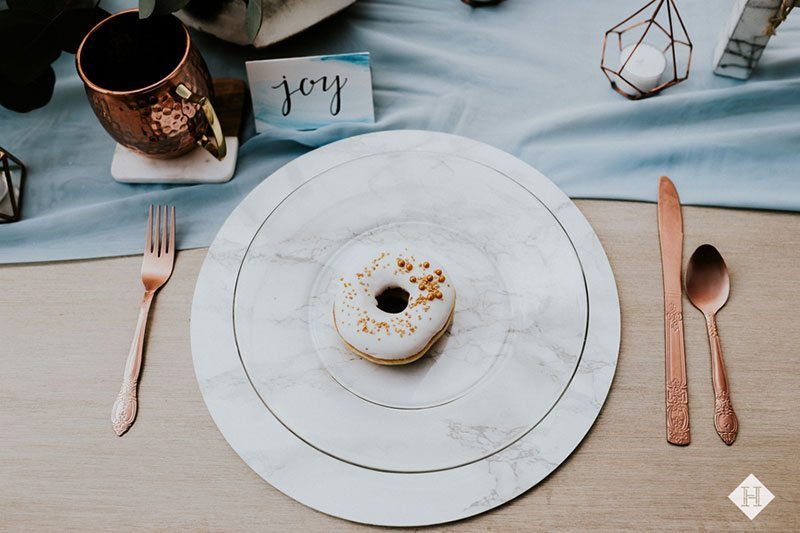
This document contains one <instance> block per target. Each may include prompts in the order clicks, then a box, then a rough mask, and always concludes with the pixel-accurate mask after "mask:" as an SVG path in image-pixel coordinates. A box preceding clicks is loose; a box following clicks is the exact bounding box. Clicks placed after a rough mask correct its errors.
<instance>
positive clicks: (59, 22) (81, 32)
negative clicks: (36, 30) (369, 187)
mask: <svg viewBox="0 0 800 533" xmlns="http://www.w3.org/2000/svg"><path fill="white" fill-rule="evenodd" d="M107 16H108V11H105V10H103V9H99V8H94V7H91V8H81V9H70V10H69V11H65V12H63V13H62V14H61V15H60V16H59V17H57V18H56V19H55V20H54V21H53V31H54V33H55V35H56V40H57V41H58V45H59V46H60V47H61V49H62V50H64V51H65V52H69V53H70V54H74V53H75V52H77V51H78V46H80V44H81V41H82V40H83V37H84V36H85V35H86V34H87V33H89V30H91V29H92V28H94V27H95V25H96V24H97V23H98V22H100V21H101V20H103V19H104V18H106V17H107Z"/></svg>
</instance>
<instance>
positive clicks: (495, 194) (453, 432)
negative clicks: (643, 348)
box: [191, 131, 620, 526]
mask: <svg viewBox="0 0 800 533" xmlns="http://www.w3.org/2000/svg"><path fill="white" fill-rule="evenodd" d="M400 246H408V247H409V248H410V249H413V250H416V251H424V252H425V253H430V254H432V256H433V257H435V258H437V260H439V261H441V262H442V264H443V265H445V267H446V270H447V271H448V272H449V276H450V280H451V281H452V283H453V284H454V286H455V287H456V291H457V294H458V297H457V300H456V307H455V310H454V318H453V324H452V326H451V328H450V330H449V331H448V333H447V334H446V335H445V336H444V337H442V339H440V340H439V342H437V343H436V345H434V347H433V348H432V349H431V351H430V352H429V353H428V354H427V355H426V356H425V357H423V358H422V359H420V360H419V361H417V362H415V363H413V364H410V365H404V366H400V367H385V366H378V365H374V364H372V363H369V362H367V361H364V360H362V359H361V358H359V357H357V356H355V355H353V354H352V353H351V352H349V351H348V350H347V349H346V348H345V346H344V344H343V343H342V342H341V340H340V339H339V337H338V335H337V333H336V330H335V328H334V326H333V323H332V316H331V315H332V302H333V296H334V294H335V290H336V287H337V284H336V282H337V280H338V279H339V277H340V276H341V275H342V274H344V273H345V272H344V270H343V269H344V268H345V267H344V265H345V264H348V260H349V258H351V257H353V255H354V254H355V255H356V256H358V257H364V256H368V255H369V254H370V253H371V252H374V251H377V252H378V253H380V251H384V250H385V251H391V250H393V249H397V248H398V247H400ZM191 337H192V353H193V359H194V366H195V371H196V374H197V379H198V382H199V384H200V389H201V391H202V394H203V397H204V399H205V402H206V405H207V406H208V409H209V411H210V412H211V415H212V417H213V418H214V421H215V422H216V424H217V426H218V427H219V429H220V431H221V432H222V434H223V435H224V436H225V438H226V439H227V441H228V442H229V443H230V445H231V446H232V447H233V449H234V450H236V452H237V453H238V454H239V456H240V457H241V458H242V459H243V460H244V461H245V462H246V463H247V464H248V465H249V466H250V467H251V468H252V469H253V470H255V471H256V472H257V473H258V474H259V475H260V476H261V477H262V478H264V479H265V480H266V481H268V482H269V483H270V484H272V485H273V486H274V487H276V488H277V489H279V490H281V491H282V492H284V493H286V494H287V495H289V496H291V497H292V498H294V499H296V500H298V501H299V502H301V503H303V504H305V505H308V506H309V507H312V508H314V509H317V510H319V511H322V512H324V513H327V514H331V515H334V516H338V517H341V518H345V519H348V520H352V521H356V522H363V523H368V524H376V525H387V526H419V525H427V524H436V523H442V522H448V521H452V520H458V519H461V518H465V517H468V516H471V515H475V514H478V513H481V512H483V511H486V510H488V509H492V508H494V507H496V506H498V505H500V504H502V503H504V502H507V501H509V500H511V499H513V498H515V497H516V496H518V495H520V494H522V493H523V492H525V491H527V490H528V489H530V488H531V487H533V486H534V485H536V484H537V483H538V482H539V481H541V480H542V479H544V478H545V477H546V476H547V475H549V474H550V473H551V472H553V471H554V470H555V469H556V468H557V467H558V466H559V465H560V464H561V463H562V462H563V461H564V460H565V459H566V458H567V457H568V456H569V455H570V453H572V451H573V450H574V449H575V447H576V446H577V445H578V444H579V443H580V441H581V440H582V439H583V437H584V436H585V435H586V433H587V432H588V430H589V428H590V427H591V425H592V423H593V422H594V420H595V418H596V417H597V415H598V413H599V411H600V409H601V407H602V405H603V403H604V401H605V398H606V395H607V393H608V390H609V387H610V386H611V381H612V379H613V376H614V370H615V368H616V362H617V354H618V351H619V339H620V313H619V302H618V298H617V291H616V285H615V283H614V277H613V274H612V272H611V268H610V266H609V264H608V260H607V258H606V255H605V253H604V251H603V248H602V246H601V244H600V242H599V240H598V239H597V236H596V235H595V233H594V231H593V230H592V228H591V226H590V225H589V223H588V222H587V221H586V219H585V218H584V217H583V215H582V214H581V213H580V211H579V210H578V208H577V207H576V206H575V205H574V204H573V203H572V202H571V201H570V200H569V198H567V197H566V196H565V195H564V194H563V193H562V192H561V191H560V190H559V189H558V188H557V187H556V186H555V185H554V184H553V183H552V182H551V181H549V180H548V179H547V178H546V177H544V176H543V175H542V174H541V173H539V172H538V171H536V170H535V169H533V168H532V167H530V166H529V165H527V164H526V163H524V162H522V161H520V160H519V159H516V158H515V157H513V156H511V155H509V154H507V153H505V152H502V151H500V150H498V149H496V148H492V147H491V146H488V145H486V144H482V143H479V142H476V141H472V140H469V139H465V138H462V137H457V136H454V135H448V134H443V133H434V132H425V131H389V132H381V133H373V134H368V135H362V136H358V137H352V138H349V139H345V140H342V141H339V142H335V143H333V144H330V145H328V146H325V147H323V148H320V149H318V150H315V151H313V152H311V153H309V154H307V155H305V156H303V157H300V158H298V159H296V160H295V161H293V162H291V163H289V164H287V165H286V166H284V167H283V168H281V169H280V170H278V171H277V172H275V173H274V174H273V175H271V176H269V177H268V178H267V179H266V180H265V181H264V182H263V183H262V184H261V185H259V186H258V187H256V189H255V190H253V192H252V193H250V195H249V196H248V197H247V198H245V200H244V201H243V202H242V203H241V204H240V205H239V206H238V207H237V208H236V209H235V210H234V212H233V213H232V214H231V216H230V217H229V218H228V220H227V221H226V222H225V224H224V225H223V227H222V229H221V230H220V232H219V234H218V235H217V237H216V239H215V241H214V243H213V244H212V246H211V248H210V249H209V252H208V255H207V257H206V259H205V262H204V264H203V268H202V270H201V272H200V276H199V279H198V282H197V288H196V290H195V296H194V302H193V306H192V324H191Z"/></svg>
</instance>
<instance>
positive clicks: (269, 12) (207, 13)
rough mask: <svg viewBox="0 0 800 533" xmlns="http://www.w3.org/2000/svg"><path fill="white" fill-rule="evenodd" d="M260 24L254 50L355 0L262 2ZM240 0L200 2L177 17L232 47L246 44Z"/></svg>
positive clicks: (276, 40)
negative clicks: (230, 44)
mask: <svg viewBox="0 0 800 533" xmlns="http://www.w3.org/2000/svg"><path fill="white" fill-rule="evenodd" d="M262 1H263V8H262V11H263V17H262V20H263V23H262V24H261V30H260V31H259V32H258V35H257V36H256V39H255V41H254V42H253V43H252V44H253V45H255V46H256V47H257V48H263V47H265V46H269V45H270V44H272V43H276V42H278V41H281V40H283V39H286V38H287V37H290V36H292V35H294V34H296V33H299V32H301V31H303V30H305V29H306V28H309V27H311V26H313V25H314V24H316V23H317V22H319V21H321V20H323V19H325V18H327V17H329V16H331V15H333V14H334V13H337V12H339V11H341V10H342V9H344V8H345V7H347V6H349V5H351V4H353V3H355V1H356V0H262ZM246 14H247V4H246V3H245V1H244V0H203V1H202V2H193V3H192V4H190V6H189V8H187V9H184V10H183V11H181V12H179V13H178V18H180V19H181V20H182V21H183V22H184V23H186V24H187V25H188V26H191V27H192V28H196V29H198V30H201V31H204V32H207V33H210V34H212V35H215V36H217V37H219V38H220V39H223V40H225V41H229V42H232V43H236V44H250V43H249V40H248V38H247V29H246V27H245V17H246Z"/></svg>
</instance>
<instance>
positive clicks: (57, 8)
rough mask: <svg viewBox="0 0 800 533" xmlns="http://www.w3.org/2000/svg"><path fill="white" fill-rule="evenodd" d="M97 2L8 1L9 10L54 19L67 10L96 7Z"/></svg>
mask: <svg viewBox="0 0 800 533" xmlns="http://www.w3.org/2000/svg"><path fill="white" fill-rule="evenodd" d="M96 3H97V1H96V0H6V5H8V8H9V9H24V10H26V11H33V12H34V13H37V14H39V15H42V16H44V17H47V18H50V19H52V18H53V17H55V16H56V15H57V14H59V13H60V12H62V11H64V10H67V9H85V8H90V7H94V6H95V4H96Z"/></svg>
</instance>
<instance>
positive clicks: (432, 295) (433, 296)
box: [428, 292, 436, 300]
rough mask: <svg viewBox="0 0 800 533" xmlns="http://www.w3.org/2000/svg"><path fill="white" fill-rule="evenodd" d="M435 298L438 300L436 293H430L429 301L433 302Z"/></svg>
mask: <svg viewBox="0 0 800 533" xmlns="http://www.w3.org/2000/svg"><path fill="white" fill-rule="evenodd" d="M434 298H436V295H435V294H434V293H432V292H429V293H428V300H433V299H434Z"/></svg>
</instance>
